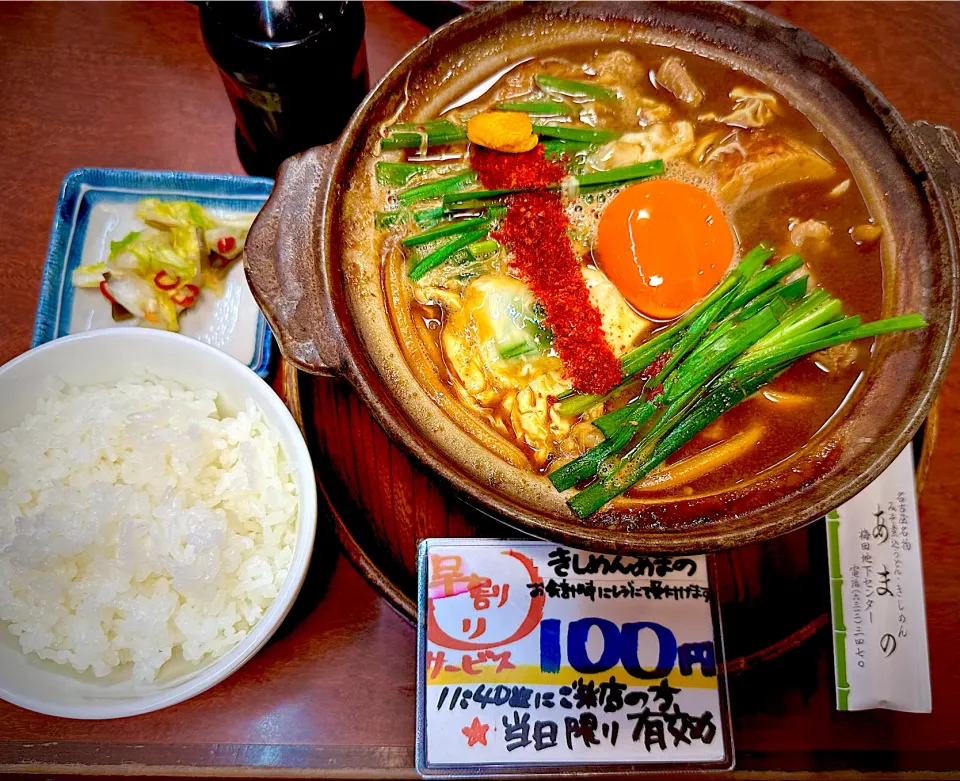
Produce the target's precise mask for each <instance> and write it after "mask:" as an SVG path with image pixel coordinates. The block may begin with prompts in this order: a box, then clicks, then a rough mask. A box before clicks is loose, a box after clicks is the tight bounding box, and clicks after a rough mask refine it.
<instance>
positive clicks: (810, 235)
mask: <svg viewBox="0 0 960 781" xmlns="http://www.w3.org/2000/svg"><path fill="white" fill-rule="evenodd" d="M832 233H833V231H832V230H831V229H830V226H829V225H827V223H825V222H822V221H821V220H804V221H803V222H801V221H800V220H790V241H791V242H792V243H793V245H794V246H795V247H802V246H803V244H804V242H807V241H814V242H820V241H826V240H827V239H829V238H830V235H831V234H832Z"/></svg>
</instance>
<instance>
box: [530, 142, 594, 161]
mask: <svg viewBox="0 0 960 781" xmlns="http://www.w3.org/2000/svg"><path fill="white" fill-rule="evenodd" d="M541 143H542V144H543V153H544V155H545V156H546V157H559V156H560V155H568V156H569V155H575V154H577V153H578V152H586V151H588V150H591V149H593V148H594V147H595V146H596V144H592V143H590V142H589V141H564V140H563V139H562V138H548V139H546V140H544V141H542V142H541Z"/></svg>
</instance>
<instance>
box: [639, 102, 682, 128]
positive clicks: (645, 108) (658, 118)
mask: <svg viewBox="0 0 960 781" xmlns="http://www.w3.org/2000/svg"><path fill="white" fill-rule="evenodd" d="M672 114H673V109H672V108H670V106H668V105H667V104H666V103H661V102H660V101H659V100H657V99H655V98H643V97H641V98H637V111H636V115H637V119H638V120H639V121H640V124H641V126H643V127H646V126H647V125H652V124H655V123H657V122H666V121H667V120H668V119H670V116H671V115H672Z"/></svg>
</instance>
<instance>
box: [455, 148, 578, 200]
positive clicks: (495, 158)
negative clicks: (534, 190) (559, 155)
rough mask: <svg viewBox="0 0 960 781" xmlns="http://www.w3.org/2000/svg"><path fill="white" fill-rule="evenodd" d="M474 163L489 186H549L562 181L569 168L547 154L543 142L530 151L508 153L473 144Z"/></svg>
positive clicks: (491, 188)
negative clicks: (555, 161)
mask: <svg viewBox="0 0 960 781" xmlns="http://www.w3.org/2000/svg"><path fill="white" fill-rule="evenodd" d="M470 165H471V166H472V167H473V170H474V171H476V172H477V174H478V175H479V177H480V183H481V184H482V185H483V186H484V187H486V188H487V189H488V190H505V189H507V188H510V187H546V186H547V185H548V184H560V182H561V181H563V177H564V176H565V172H564V170H563V166H562V165H559V164H558V163H554V162H552V161H550V160H547V158H546V157H545V156H544V153H543V144H537V145H536V146H535V147H534V148H533V149H531V150H530V151H529V152H520V153H519V154H505V153H504V152H496V151H494V150H492V149H484V148H483V147H482V146H474V147H471V150H470Z"/></svg>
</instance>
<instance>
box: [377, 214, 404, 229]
mask: <svg viewBox="0 0 960 781" xmlns="http://www.w3.org/2000/svg"><path fill="white" fill-rule="evenodd" d="M404 214H405V213H404V212H402V211H389V212H377V213H376V214H375V215H373V227H375V228H380V229H383V228H389V227H390V226H391V225H393V224H394V223H396V222H397V220H401V219H403V217H404Z"/></svg>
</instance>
